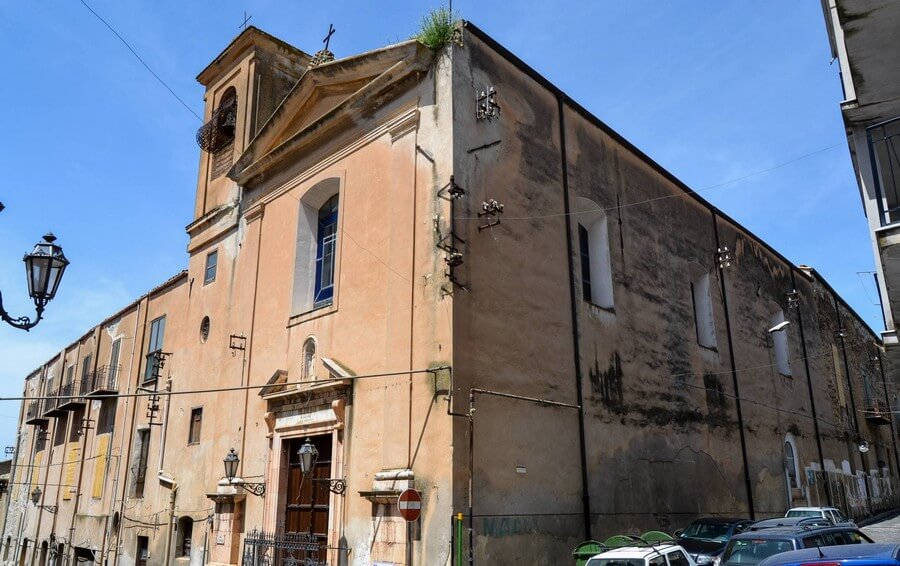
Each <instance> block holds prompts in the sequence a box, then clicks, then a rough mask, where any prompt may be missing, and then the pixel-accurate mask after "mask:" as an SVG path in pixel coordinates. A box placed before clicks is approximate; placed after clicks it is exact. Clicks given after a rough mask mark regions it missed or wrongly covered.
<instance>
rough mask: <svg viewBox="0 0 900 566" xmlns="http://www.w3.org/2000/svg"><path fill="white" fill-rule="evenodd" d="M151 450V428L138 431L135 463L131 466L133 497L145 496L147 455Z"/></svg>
mask: <svg viewBox="0 0 900 566" xmlns="http://www.w3.org/2000/svg"><path fill="white" fill-rule="evenodd" d="M149 452H150V429H149V428H142V429H139V430H138V431H137V436H136V438H135V447H134V456H135V458H134V464H133V465H132V467H131V473H132V476H131V477H132V482H131V494H132V497H144V482H145V481H146V480H147V456H148V454H149Z"/></svg>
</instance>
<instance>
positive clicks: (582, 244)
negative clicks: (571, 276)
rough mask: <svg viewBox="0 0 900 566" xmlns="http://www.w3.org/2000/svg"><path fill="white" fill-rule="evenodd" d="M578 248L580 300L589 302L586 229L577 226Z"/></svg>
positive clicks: (588, 263)
mask: <svg viewBox="0 0 900 566" xmlns="http://www.w3.org/2000/svg"><path fill="white" fill-rule="evenodd" d="M578 247H579V249H580V251H581V298H582V299H584V300H585V301H588V302H590V300H591V251H590V244H589V243H588V231H587V228H585V227H584V226H582V225H581V224H579V225H578Z"/></svg>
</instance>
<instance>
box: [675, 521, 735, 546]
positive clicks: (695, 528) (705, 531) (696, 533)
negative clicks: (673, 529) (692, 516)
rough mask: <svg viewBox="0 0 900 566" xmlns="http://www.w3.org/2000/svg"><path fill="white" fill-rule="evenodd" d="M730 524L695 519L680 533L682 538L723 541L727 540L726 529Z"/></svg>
mask: <svg viewBox="0 0 900 566" xmlns="http://www.w3.org/2000/svg"><path fill="white" fill-rule="evenodd" d="M730 528H731V525H729V524H728V523H704V522H702V521H697V522H694V523H691V524H690V525H689V526H688V528H686V529H685V530H684V533H682V535H681V536H682V537H684V538H699V539H703V540H714V541H720V542H724V541H726V540H728V529H730Z"/></svg>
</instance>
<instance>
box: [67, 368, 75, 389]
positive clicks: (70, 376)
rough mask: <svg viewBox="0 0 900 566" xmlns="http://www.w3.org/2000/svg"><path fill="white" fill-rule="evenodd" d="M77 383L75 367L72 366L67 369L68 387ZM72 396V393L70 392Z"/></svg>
mask: <svg viewBox="0 0 900 566" xmlns="http://www.w3.org/2000/svg"><path fill="white" fill-rule="evenodd" d="M73 381H75V365H74V364H72V365H70V366H69V367H67V368H66V385H67V386H70V385H71V384H72V382H73ZM68 393H69V394H71V393H72V392H71V391H68Z"/></svg>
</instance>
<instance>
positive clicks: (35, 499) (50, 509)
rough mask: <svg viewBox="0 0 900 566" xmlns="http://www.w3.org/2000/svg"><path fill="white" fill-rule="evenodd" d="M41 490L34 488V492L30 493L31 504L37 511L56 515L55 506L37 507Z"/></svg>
mask: <svg viewBox="0 0 900 566" xmlns="http://www.w3.org/2000/svg"><path fill="white" fill-rule="evenodd" d="M41 495H42V493H41V488H40V487H35V488H34V491H32V492H31V502H32V503H34V506H35V507H37V508H38V509H43V510H44V511H46V512H48V513H56V510H57V507H56V505H39V504H38V501H40V500H41Z"/></svg>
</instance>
